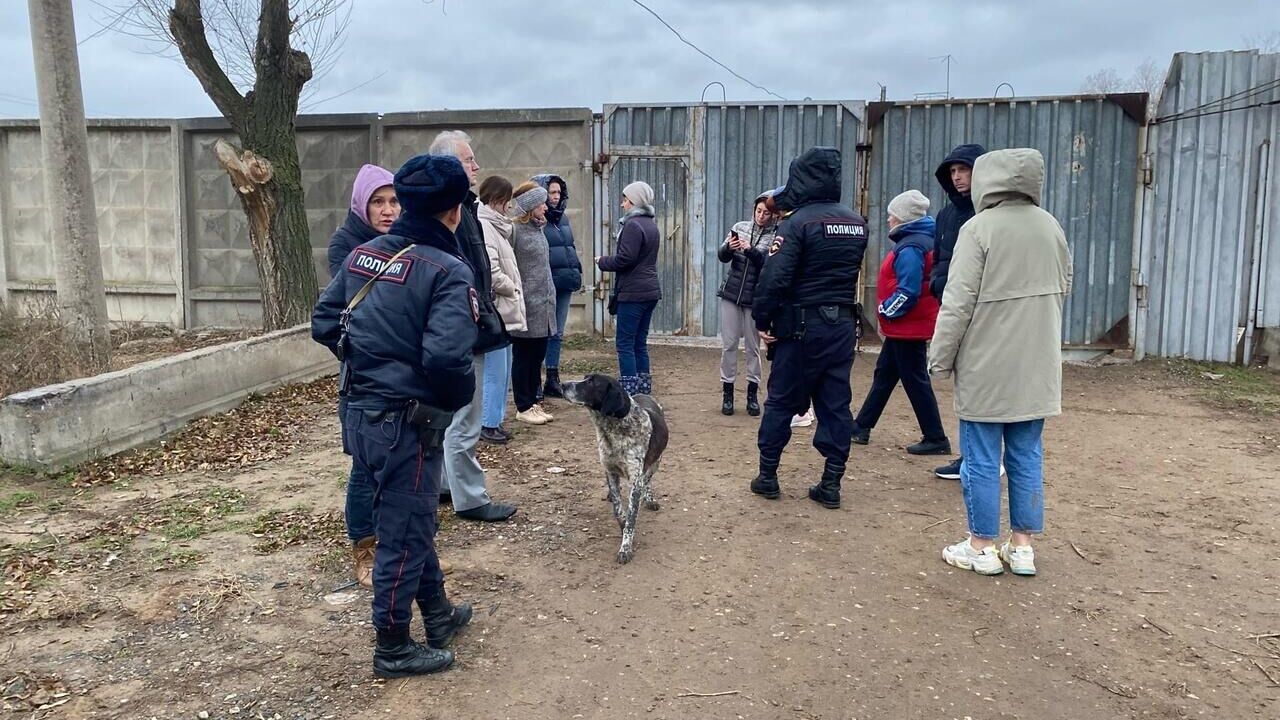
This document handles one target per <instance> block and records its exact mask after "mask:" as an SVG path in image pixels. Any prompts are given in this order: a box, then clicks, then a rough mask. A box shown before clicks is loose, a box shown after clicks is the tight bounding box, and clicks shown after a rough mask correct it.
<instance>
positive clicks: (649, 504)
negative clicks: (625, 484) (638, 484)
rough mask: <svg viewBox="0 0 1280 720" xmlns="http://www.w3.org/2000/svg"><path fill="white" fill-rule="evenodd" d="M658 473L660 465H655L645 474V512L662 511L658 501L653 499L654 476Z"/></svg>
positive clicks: (643, 496)
mask: <svg viewBox="0 0 1280 720" xmlns="http://www.w3.org/2000/svg"><path fill="white" fill-rule="evenodd" d="M656 472H658V464H657V463H654V465H653V467H651V468H649V472H647V473H645V474H644V494H643V495H642V498H643V500H644V509H645V510H655V511H656V510H661V509H662V506H661V505H659V504H658V501H657V500H655V499H653V474H654V473H656Z"/></svg>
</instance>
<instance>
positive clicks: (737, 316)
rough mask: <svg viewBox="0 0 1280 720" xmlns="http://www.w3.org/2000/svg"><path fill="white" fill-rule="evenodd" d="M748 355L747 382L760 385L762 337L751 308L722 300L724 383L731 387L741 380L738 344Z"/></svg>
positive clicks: (721, 361) (721, 373) (721, 371)
mask: <svg viewBox="0 0 1280 720" xmlns="http://www.w3.org/2000/svg"><path fill="white" fill-rule="evenodd" d="M739 340H741V341H742V344H743V345H744V346H745V347H746V351H747V382H753V383H757V384H759V382H760V365H761V362H762V360H763V358H762V357H761V356H760V335H759V334H757V333H756V324H755V323H754V322H753V321H752V320H751V308H749V307H738V306H737V305H734V304H733V303H731V302H729V301H728V300H725V299H724V298H720V345H721V347H722V348H723V352H722V353H721V354H720V382H727V383H731V382H733V381H735V380H737V379H738V341H739Z"/></svg>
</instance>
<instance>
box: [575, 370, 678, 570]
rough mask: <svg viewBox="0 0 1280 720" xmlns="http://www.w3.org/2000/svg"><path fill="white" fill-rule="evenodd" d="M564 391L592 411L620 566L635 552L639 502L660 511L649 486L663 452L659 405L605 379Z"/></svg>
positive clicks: (588, 378) (663, 425)
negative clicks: (624, 500) (624, 493)
mask: <svg viewBox="0 0 1280 720" xmlns="http://www.w3.org/2000/svg"><path fill="white" fill-rule="evenodd" d="M563 388H564V398H565V399H566V400H568V401H569V402H572V403H576V404H578V405H584V406H586V408H587V410H589V411H591V421H592V422H593V423H595V426H596V444H597V446H598V447H599V449H600V464H601V465H603V466H604V479H605V485H606V486H607V487H608V489H609V502H611V503H613V516H614V518H616V519H617V521H618V526H619V527H620V528H622V547H620V548H619V549H618V562H620V563H626V562H630V561H631V557H632V556H633V555H634V554H635V535H636V515H638V514H639V512H640V504H641V503H644V507H645V509H646V510H657V509H658V502H657V501H656V500H654V499H653V489H652V487H651V486H650V483H651V482H652V480H653V474H654V473H655V472H657V471H658V461H659V460H660V459H661V458H662V451H663V450H666V449H667V438H668V431H667V420H666V417H665V416H664V415H663V412H662V406H661V405H659V404H658V401H657V400H654V399H653V398H652V397H650V396H648V395H635V396H631V395H628V394H627V391H626V390H623V389H622V385H621V384H620V383H619V382H618V381H617V380H615V379H614V378H611V377H609V376H608V375H588V376H586V377H585V378H583V380H582V382H571V383H565V384H564V386H563ZM623 479H625V480H626V481H627V483H628V485H627V487H628V495H629V499H628V501H627V505H626V507H625V508H624V507H623V505H622V487H621V485H622V480H623Z"/></svg>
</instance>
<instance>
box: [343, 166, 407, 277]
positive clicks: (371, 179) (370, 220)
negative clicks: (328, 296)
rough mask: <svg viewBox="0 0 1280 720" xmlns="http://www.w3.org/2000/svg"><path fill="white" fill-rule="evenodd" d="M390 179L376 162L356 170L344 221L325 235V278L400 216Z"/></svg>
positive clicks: (384, 232) (390, 176) (389, 228)
mask: <svg viewBox="0 0 1280 720" xmlns="http://www.w3.org/2000/svg"><path fill="white" fill-rule="evenodd" d="M393 178H394V176H393V175H392V174H391V171H389V170H387V169H386V168H381V167H378V166H377V165H365V166H364V167H362V168H360V172H358V173H356V181H355V183H354V184H353V185H352V188H351V209H350V210H348V211H347V220H346V222H344V223H342V225H341V226H340V227H339V228H338V229H337V230H335V231H333V237H331V238H329V277H333V276H334V275H336V274H337V272H338V268H340V267H342V263H343V262H344V261H346V259H347V256H348V255H350V254H351V251H352V250H355V249H356V248H357V247H360V246H361V245H363V244H365V243H367V242H369V241H370V240H372V239H374V238H376V237H378V236H379V235H386V234H387V232H388V231H390V230H391V223H394V222H395V221H396V219H397V218H399V217H400V203H399V202H397V201H396V189H395V187H394V186H393V185H392V182H393Z"/></svg>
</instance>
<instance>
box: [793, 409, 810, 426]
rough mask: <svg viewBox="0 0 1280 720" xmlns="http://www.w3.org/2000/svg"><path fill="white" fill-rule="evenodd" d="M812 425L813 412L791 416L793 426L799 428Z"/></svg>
mask: <svg viewBox="0 0 1280 720" xmlns="http://www.w3.org/2000/svg"><path fill="white" fill-rule="evenodd" d="M810 425H813V413H812V412H807V413H805V414H803V415H796V416H795V417H793V418H791V427H793V428H797V427H802V428H806V427H809V426H810Z"/></svg>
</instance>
